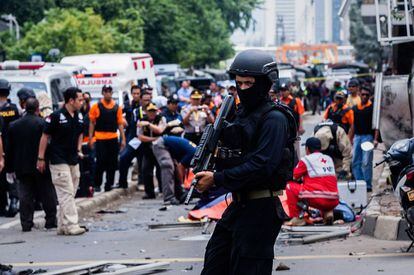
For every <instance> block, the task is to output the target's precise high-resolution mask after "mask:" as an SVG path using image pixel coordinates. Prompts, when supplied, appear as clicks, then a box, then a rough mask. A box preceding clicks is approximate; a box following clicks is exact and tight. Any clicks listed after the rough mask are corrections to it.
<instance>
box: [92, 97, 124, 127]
mask: <svg viewBox="0 0 414 275" xmlns="http://www.w3.org/2000/svg"><path fill="white" fill-rule="evenodd" d="M98 108H99V117H98V119H97V120H96V125H95V130H96V131H99V132H116V131H117V130H118V121H117V113H118V108H119V107H118V104H115V106H114V107H113V108H112V109H107V108H105V107H104V106H103V104H102V102H99V103H98Z"/></svg>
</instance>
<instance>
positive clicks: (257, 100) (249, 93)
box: [236, 76, 272, 111]
mask: <svg viewBox="0 0 414 275" xmlns="http://www.w3.org/2000/svg"><path fill="white" fill-rule="evenodd" d="M254 78H255V83H254V84H253V86H252V87H250V88H248V89H244V90H242V89H240V87H239V85H237V84H236V88H237V94H238V96H239V98H240V102H241V104H242V106H243V107H244V108H245V109H246V111H252V110H254V109H255V108H257V107H259V106H260V105H261V104H262V103H263V102H266V101H268V100H269V90H270V88H271V86H272V82H271V81H270V80H269V78H267V76H255V77H254Z"/></svg>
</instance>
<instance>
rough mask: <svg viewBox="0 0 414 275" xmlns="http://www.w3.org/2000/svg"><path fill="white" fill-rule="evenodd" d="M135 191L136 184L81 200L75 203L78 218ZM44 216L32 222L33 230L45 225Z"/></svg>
mask: <svg viewBox="0 0 414 275" xmlns="http://www.w3.org/2000/svg"><path fill="white" fill-rule="evenodd" d="M135 192H138V191H137V186H136V184H133V185H131V186H129V187H128V188H126V189H113V190H111V191H109V192H102V193H100V194H99V195H96V196H94V197H92V198H81V199H78V200H77V201H76V209H77V211H78V216H79V218H82V217H85V216H86V215H88V214H90V213H92V212H95V211H96V210H97V209H99V208H101V207H107V206H108V205H109V204H111V203H114V202H116V201H118V200H119V199H121V198H122V197H125V196H128V195H131V194H133V193H135ZM44 217H45V214H44V212H42V214H41V215H40V216H38V217H37V218H35V219H34V220H33V223H34V227H35V228H43V227H44V224H45V219H44Z"/></svg>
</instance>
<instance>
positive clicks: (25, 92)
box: [17, 87, 36, 115]
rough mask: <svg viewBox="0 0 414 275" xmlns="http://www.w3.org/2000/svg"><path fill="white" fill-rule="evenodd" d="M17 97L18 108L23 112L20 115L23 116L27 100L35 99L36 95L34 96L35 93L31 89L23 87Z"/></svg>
mask: <svg viewBox="0 0 414 275" xmlns="http://www.w3.org/2000/svg"><path fill="white" fill-rule="evenodd" d="M17 97H18V98H19V104H20V107H21V108H22V110H23V112H22V114H23V115H24V114H25V109H26V101H27V99H29V98H36V95H35V93H34V92H33V90H32V89H29V88H26V87H23V88H21V89H20V90H19V91H18V92H17Z"/></svg>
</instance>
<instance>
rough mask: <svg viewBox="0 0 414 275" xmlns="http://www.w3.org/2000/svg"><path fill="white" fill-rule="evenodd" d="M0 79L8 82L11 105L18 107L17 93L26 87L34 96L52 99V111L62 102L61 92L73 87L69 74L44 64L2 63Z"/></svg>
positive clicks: (0, 65) (0, 64)
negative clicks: (45, 95) (43, 95)
mask: <svg viewBox="0 0 414 275" xmlns="http://www.w3.org/2000/svg"><path fill="white" fill-rule="evenodd" d="M0 79H6V80H7V81H9V82H10V84H11V91H10V99H11V101H12V102H13V103H15V104H17V105H19V104H18V103H19V100H18V98H17V92H18V91H19V90H20V89H21V88H23V87H26V88H30V89H32V90H33V91H34V92H35V94H39V93H41V92H45V93H46V94H47V95H48V97H49V98H50V99H52V105H53V109H54V110H55V109H57V108H58V107H59V104H60V103H63V102H64V98H63V92H64V91H65V90H66V89H67V88H69V87H72V86H74V83H73V78H72V75H71V74H69V73H68V72H66V71H64V70H59V69H48V68H45V63H44V62H19V61H4V62H2V63H0ZM75 85H76V84H75Z"/></svg>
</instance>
